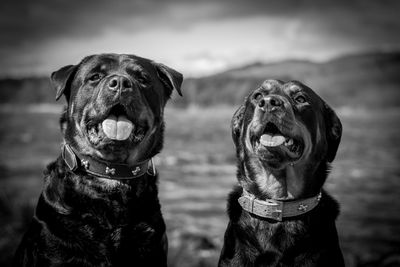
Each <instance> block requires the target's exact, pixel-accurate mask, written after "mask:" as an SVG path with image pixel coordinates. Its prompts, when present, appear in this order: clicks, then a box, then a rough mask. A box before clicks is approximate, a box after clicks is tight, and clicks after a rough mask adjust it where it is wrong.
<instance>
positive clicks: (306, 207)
mask: <svg viewBox="0 0 400 267" xmlns="http://www.w3.org/2000/svg"><path fill="white" fill-rule="evenodd" d="M297 209H298V210H299V211H301V212H306V211H307V209H308V205H307V204H300V205H299V206H298V208H297Z"/></svg>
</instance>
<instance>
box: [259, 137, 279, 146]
mask: <svg viewBox="0 0 400 267" xmlns="http://www.w3.org/2000/svg"><path fill="white" fill-rule="evenodd" d="M284 142H285V137H284V136H282V135H269V134H263V135H262V136H261V137H260V143H261V145H263V146H268V147H273V146H280V145H282V144H283V143H284Z"/></svg>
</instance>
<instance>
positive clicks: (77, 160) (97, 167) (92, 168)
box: [61, 144, 156, 180]
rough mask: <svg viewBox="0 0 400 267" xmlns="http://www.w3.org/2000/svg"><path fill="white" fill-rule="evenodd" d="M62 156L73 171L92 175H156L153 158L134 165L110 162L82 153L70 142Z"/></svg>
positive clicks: (124, 176) (115, 178)
mask: <svg viewBox="0 0 400 267" xmlns="http://www.w3.org/2000/svg"><path fill="white" fill-rule="evenodd" d="M61 156H62V158H63V159H64V161H65V163H66V164H67V166H68V168H69V169H70V170H71V171H75V170H78V169H79V170H81V171H85V172H87V173H89V174H91V175H94V176H97V177H101V178H108V179H114V180H127V179H134V178H137V177H140V176H142V175H144V174H145V173H148V174H149V175H152V176H155V175H156V168H155V165H154V162H153V159H149V160H145V161H142V162H139V163H136V164H134V165H127V164H116V163H109V162H106V161H100V160H97V159H94V158H92V157H88V156H84V155H82V154H80V153H79V152H78V151H76V149H74V148H73V147H71V146H70V145H68V144H64V145H63V147H62V151H61Z"/></svg>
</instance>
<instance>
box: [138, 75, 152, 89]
mask: <svg viewBox="0 0 400 267" xmlns="http://www.w3.org/2000/svg"><path fill="white" fill-rule="evenodd" d="M136 80H137V81H138V82H139V83H140V84H141V85H143V86H145V87H147V86H149V85H150V83H151V82H150V78H148V77H147V75H140V76H138V77H137V78H136Z"/></svg>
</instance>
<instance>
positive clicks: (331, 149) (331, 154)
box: [325, 104, 342, 162]
mask: <svg viewBox="0 0 400 267" xmlns="http://www.w3.org/2000/svg"><path fill="white" fill-rule="evenodd" d="M325 126H326V137H327V141H328V152H327V154H326V160H327V161H328V162H332V161H333V160H334V159H335V156H336V152H337V150H338V147H339V143H340V139H341V137H342V123H341V122H340V120H339V118H338V116H337V115H336V113H335V112H334V111H333V109H331V108H330V107H329V106H328V105H327V104H325Z"/></svg>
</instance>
